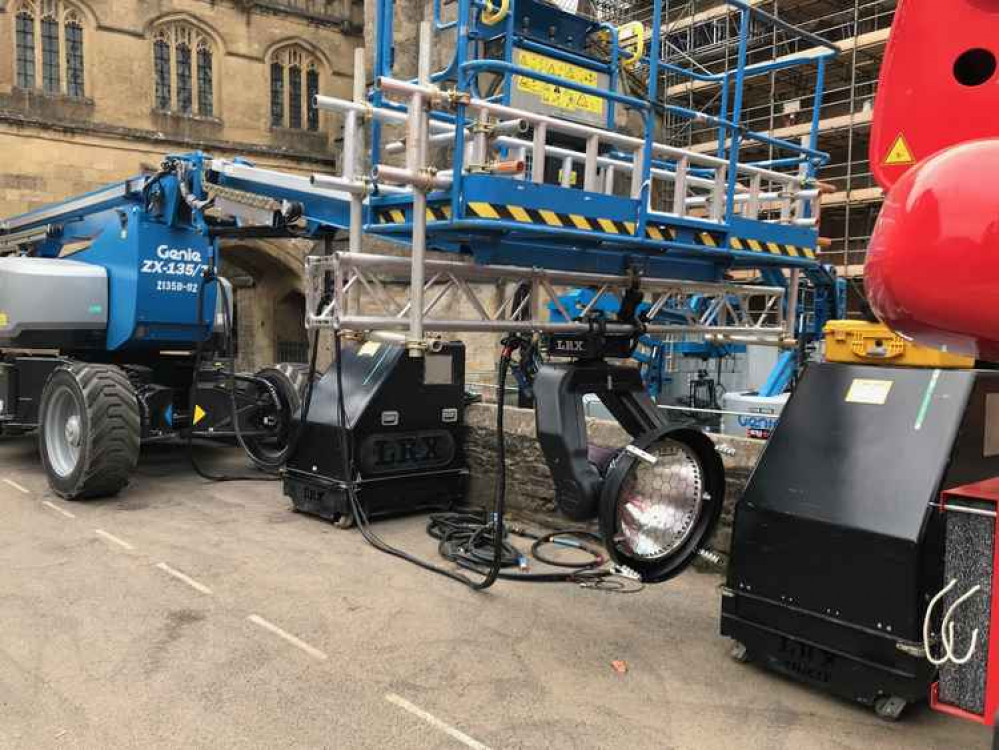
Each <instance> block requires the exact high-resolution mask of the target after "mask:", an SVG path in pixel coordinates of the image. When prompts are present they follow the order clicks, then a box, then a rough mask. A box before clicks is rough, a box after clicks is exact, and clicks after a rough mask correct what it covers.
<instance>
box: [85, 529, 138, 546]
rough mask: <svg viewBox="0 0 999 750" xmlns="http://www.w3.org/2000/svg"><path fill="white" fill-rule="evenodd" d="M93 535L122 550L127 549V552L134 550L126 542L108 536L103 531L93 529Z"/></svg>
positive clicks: (113, 536) (110, 535) (112, 535)
mask: <svg viewBox="0 0 999 750" xmlns="http://www.w3.org/2000/svg"><path fill="white" fill-rule="evenodd" d="M94 533H95V534H97V536H100V537H104V538H105V539H107V540H108V541H109V542H111V543H112V544H117V545H118V546H119V547H121V548H122V549H127V550H134V549H135V547H133V546H132V545H131V544H129V543H128V542H126V541H125V540H124V539H119V538H118V537H116V536H115V535H114V534H109V533H108V532H106V531H105V530H104V529H94Z"/></svg>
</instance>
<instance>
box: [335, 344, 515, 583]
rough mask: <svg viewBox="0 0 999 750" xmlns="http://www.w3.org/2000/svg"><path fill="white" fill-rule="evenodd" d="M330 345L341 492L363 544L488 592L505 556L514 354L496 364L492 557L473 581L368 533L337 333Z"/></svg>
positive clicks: (508, 350)
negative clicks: (507, 427) (507, 405)
mask: <svg viewBox="0 0 999 750" xmlns="http://www.w3.org/2000/svg"><path fill="white" fill-rule="evenodd" d="M333 342H334V344H333V345H334V348H335V356H336V362H335V365H334V366H335V368H336V386H337V412H338V418H339V423H340V456H341V459H342V462H343V476H344V479H343V485H344V487H343V489H344V491H345V492H346V493H347V498H348V501H349V502H350V507H351V512H352V513H353V514H354V520H355V521H356V522H357V528H358V530H359V531H360V532H361V535H362V536H363V537H364V539H365V541H367V542H368V544H370V545H371V546H372V547H374V548H375V549H377V550H379V551H380V552H384V553H385V554H387V555H392V556H393V557H398V558H399V559H401V560H406V561H407V562H410V563H412V564H413V565H416V566H418V567H420V568H423V569H424V570H428V571H430V572H431V573H436V574H437V575H441V576H444V577H446V578H450V579H452V580H455V581H458V582H459V583H463V584H465V585H466V586H468V587H469V588H471V589H473V590H475V591H481V590H483V589H487V588H489V587H490V586H492V585H493V584H494V583H496V581H497V580H498V579H499V578H500V577H501V576H500V573H501V569H502V567H503V560H504V553H505V552H507V550H506V549H505V547H504V545H503V543H502V540H503V537H504V534H505V531H504V528H503V513H504V510H505V507H504V506H505V504H506V446H505V440H504V432H503V405H504V401H505V399H504V397H503V390H504V389H503V385H504V384H505V381H506V374H507V370H508V369H509V366H510V357H511V355H512V353H513V352H512V349H511V348H510V347H509V346H505V347H504V349H503V354H502V355H501V357H500V362H499V374H498V378H499V383H500V389H499V396H498V398H497V409H498V411H497V416H496V439H497V443H498V444H497V450H496V453H497V465H498V467H499V473H498V476H497V480H496V497H495V505H494V507H493V513H492V521H491V522H490V523H487V524H484V525H483V528H484V529H488V532H487V531H485V530H483V535H484V536H485V535H486V534H487V533H488V535H489V538H490V539H491V541H492V543H493V556H492V560H491V562H490V563H489V567H488V568H487V569H486V570H482V569H481V568H480V567H478V566H476V567H474V568H470V569H471V570H474V571H475V572H477V573H480V574H481V575H482V576H483V578H482V580H479V581H475V580H472V579H471V578H468V577H467V576H465V575H463V574H462V573H460V572H458V571H454V570H448V569H447V568H442V567H440V566H437V565H434V564H433V563H430V562H427V561H426V560H422V559H420V558H418V557H416V556H415V555H411V554H409V553H408V552H405V551H404V550H401V549H398V548H397V547H393V546H391V545H390V544H388V543H387V542H385V541H384V540H382V539H381V538H380V537H379V536H378V535H377V534H375V533H374V532H373V531H372V530H371V527H370V521H369V520H368V516H367V514H366V513H365V511H364V507H363V506H362V505H361V503H360V501H359V499H358V497H357V489H356V484H355V481H354V466H353V456H352V455H351V453H352V451H351V446H350V440H349V438H348V436H347V429H348V424H347V408H346V402H345V400H344V392H343V348H342V346H341V342H340V332H339V331H337V332H334V336H333Z"/></svg>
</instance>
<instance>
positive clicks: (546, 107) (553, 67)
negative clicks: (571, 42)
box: [512, 49, 609, 124]
mask: <svg viewBox="0 0 999 750" xmlns="http://www.w3.org/2000/svg"><path fill="white" fill-rule="evenodd" d="M515 62H516V64H517V65H519V66H521V67H524V68H530V69H531V70H535V71H537V72H539V73H544V74H545V75H549V76H554V77H556V78H564V79H566V80H568V81H573V82H575V83H580V84H582V85H584V86H592V87H593V88H598V89H599V88H606V87H607V85H608V80H609V79H608V78H607V75H606V74H605V73H599V72H597V71H595V70H590V69H589V68H584V67H582V66H580V65H573V64H572V63H568V62H565V61H563V60H556V59H555V58H553V57H548V56H547V55H539V54H537V53H534V52H528V51H527V50H524V49H518V50H516V57H515ZM528 102H530V103H531V104H533V107H532V108H533V109H535V110H536V111H537V110H540V111H542V112H544V113H547V114H555V115H562V116H563V117H570V118H572V119H578V120H583V121H591V122H593V123H594V124H602V122H603V118H604V112H605V111H606V110H605V107H606V101H605V100H604V99H601V98H600V97H599V96H592V95H590V94H584V93H582V92H580V91H575V90H574V89H569V88H565V87H564V86H558V85H556V84H552V83H545V82H543V81H538V80H535V79H533V78H528V77H526V76H514V81H513V96H512V104H513V106H519V107H525V105H527V104H528Z"/></svg>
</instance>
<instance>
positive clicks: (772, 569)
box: [721, 364, 999, 704]
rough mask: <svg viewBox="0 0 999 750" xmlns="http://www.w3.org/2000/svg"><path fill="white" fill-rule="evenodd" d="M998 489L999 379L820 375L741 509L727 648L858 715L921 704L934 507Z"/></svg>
mask: <svg viewBox="0 0 999 750" xmlns="http://www.w3.org/2000/svg"><path fill="white" fill-rule="evenodd" d="M988 425H991V427H989V426H988ZM997 474H999V372H992V371H981V370H929V369H915V368H890V367H869V366H860V365H845V364H820V365H813V366H810V367H809V368H808V369H807V370H806V372H805V374H804V376H803V378H802V380H801V382H800V384H799V385H798V388H797V390H796V391H795V393H794V395H793V396H792V398H791V399H790V401H789V402H788V404H787V406H786V407H785V409H784V412H783V415H782V417H781V420H780V422H779V424H778V426H777V428H776V430H775V431H774V433H773V435H772V436H771V438H770V441H769V443H768V444H767V446H766V448H765V450H764V452H763V455H762V457H761V459H760V461H759V463H758V465H757V467H756V470H755V471H754V472H753V475H752V477H751V478H750V481H749V485H748V487H747V488H746V491H745V494H744V495H743V497H742V499H741V500H740V501H739V503H738V505H737V506H736V512H735V524H734V528H733V539H732V557H731V562H730V564H729V569H728V580H727V583H726V589H725V592H724V596H723V599H722V619H721V632H722V634H723V635H727V636H730V637H731V638H734V639H735V640H736V641H738V642H740V643H741V644H742V645H743V646H744V647H745V649H746V653H745V655H746V656H748V658H749V659H751V660H753V661H756V662H759V663H762V664H765V665H767V666H769V667H771V668H773V669H775V670H778V671H780V672H783V673H785V674H788V675H790V676H793V677H796V678H798V679H801V680H804V681H806V682H808V683H811V684H813V685H816V686H819V687H821V688H823V689H826V690H828V691H830V692H832V693H835V694H838V695H841V696H844V697H846V698H849V699H851V700H856V701H859V702H861V703H864V704H874V703H876V701H878V699H880V698H896V699H901V700H902V701H905V702H914V701H921V700H925V699H926V698H927V697H928V693H929V687H930V684H931V683H932V681H933V678H934V672H935V670H934V668H933V667H932V665H931V664H930V663H929V662H928V661H927V660H926V659H925V657H924V655H923V648H922V633H921V629H922V621H923V615H924V613H925V611H926V605H927V603H928V600H929V598H930V597H932V596H933V594H935V593H936V592H937V591H939V589H940V587H941V580H942V576H943V556H942V554H941V553H942V545H943V524H942V523H941V521H940V517H939V516H940V514H939V513H936V512H934V505H935V504H936V503H937V502H938V500H939V497H940V493H941V491H943V490H946V489H950V488H953V487H957V486H959V485H963V484H966V483H968V482H973V481H977V480H981V479H985V478H987V477H991V476H995V475H997Z"/></svg>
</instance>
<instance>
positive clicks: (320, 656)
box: [246, 615, 329, 661]
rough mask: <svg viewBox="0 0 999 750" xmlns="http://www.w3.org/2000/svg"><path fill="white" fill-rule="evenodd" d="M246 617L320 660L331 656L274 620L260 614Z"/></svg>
mask: <svg viewBox="0 0 999 750" xmlns="http://www.w3.org/2000/svg"><path fill="white" fill-rule="evenodd" d="M246 619H247V620H249V621H250V622H252V623H253V624H254V625H259V626H260V627H262V628H263V629H264V630H269V631H270V632H272V633H273V634H274V635H276V636H277V637H278V638H283V639H284V640H286V641H287V642H288V643H290V644H291V645H292V646H295V647H296V648H299V649H301V650H302V651H304V652H305V653H307V654H308V655H309V656H311V657H312V658H314V659H319V660H320V661H326V660H327V659H328V658H329V657H328V656H327V655H326V654H324V653H323V652H322V651H320V650H319V649H318V648H316V647H315V646H310V645H309V644H308V643H306V642H305V641H303V640H302V639H301V638H296V637H295V636H293V635H292V634H291V633H289V632H288V631H286V630H282V629H281V628H279V627H278V626H277V625H275V624H274V623H272V622H268V621H267V620H265V619H264V618H263V617H261V616H260V615H250V616H249V617H247V618H246Z"/></svg>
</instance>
